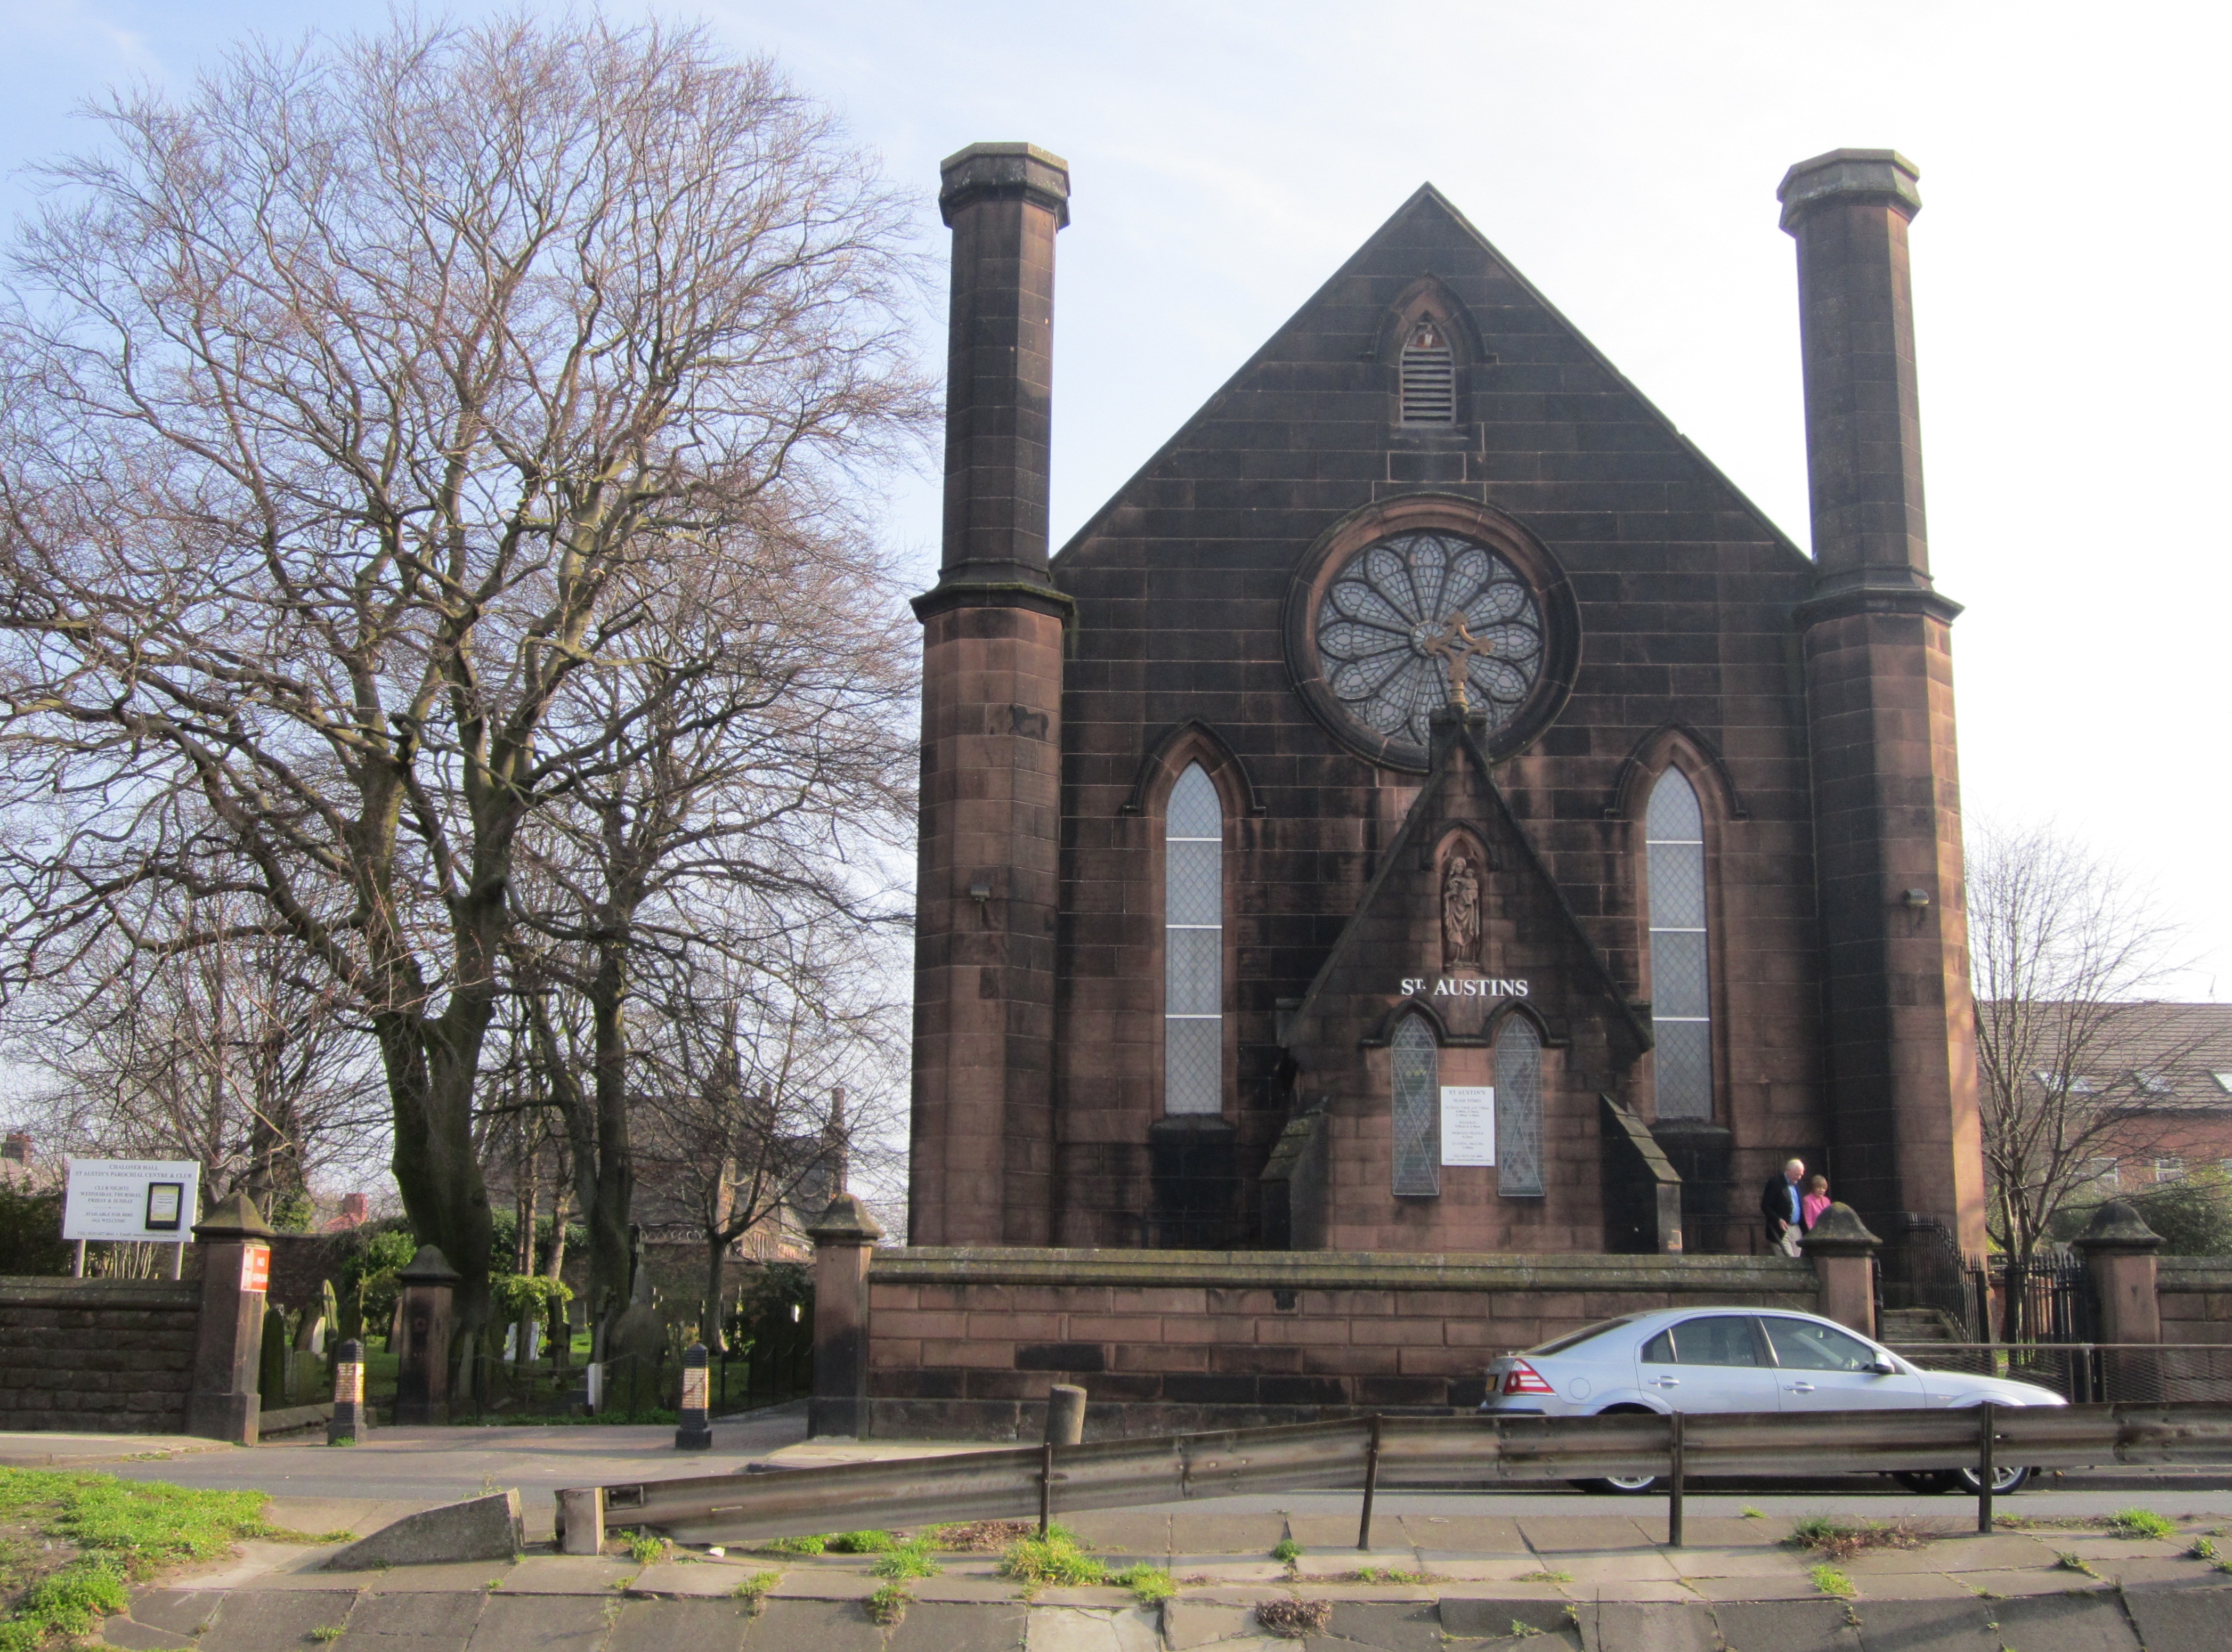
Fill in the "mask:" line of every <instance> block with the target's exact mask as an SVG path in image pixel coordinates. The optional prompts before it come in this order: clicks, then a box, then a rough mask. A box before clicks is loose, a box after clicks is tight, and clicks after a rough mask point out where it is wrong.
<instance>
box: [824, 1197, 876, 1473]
mask: <svg viewBox="0 0 2232 1652" xmlns="http://www.w3.org/2000/svg"><path fill="white" fill-rule="evenodd" d="M883 1235H884V1230H883V1229H882V1228H879V1227H878V1226H877V1225H876V1219H875V1218H874V1217H873V1216H871V1215H869V1214H868V1208H867V1207H866V1205H864V1204H862V1203H861V1202H860V1199H859V1197H858V1196H857V1195H853V1194H850V1193H840V1194H839V1195H837V1196H836V1197H835V1198H834V1199H832V1200H831V1201H830V1202H829V1208H827V1210H824V1211H823V1212H822V1213H821V1220H820V1221H816V1222H815V1223H814V1225H813V1226H812V1227H811V1228H808V1229H807V1230H806V1236H807V1237H808V1239H811V1240H812V1241H814V1397H813V1398H812V1399H810V1400H808V1402H807V1406H806V1431H807V1433H808V1434H809V1435H824V1434H838V1435H852V1436H854V1437H858V1436H859V1435H863V1434H865V1433H866V1432H867V1423H868V1259H869V1256H870V1255H871V1254H872V1253H873V1251H874V1249H875V1245H876V1241H878V1240H879V1239H881V1238H882V1237H883Z"/></svg>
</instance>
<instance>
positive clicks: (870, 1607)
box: [862, 1583, 914, 1629]
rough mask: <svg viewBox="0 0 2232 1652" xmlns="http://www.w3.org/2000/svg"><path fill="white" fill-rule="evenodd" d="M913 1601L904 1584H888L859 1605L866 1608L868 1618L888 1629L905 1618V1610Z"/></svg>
mask: <svg viewBox="0 0 2232 1652" xmlns="http://www.w3.org/2000/svg"><path fill="white" fill-rule="evenodd" d="M913 1600H914V1597H913V1596H912V1595H910V1594H909V1593H907V1586H906V1585H905V1584H901V1583H889V1584H885V1585H884V1586H883V1587H882V1588H881V1589H879V1590H876V1592H875V1593H874V1594H873V1595H871V1596H869V1597H868V1598H867V1599H866V1601H864V1602H863V1603H862V1605H864V1606H865V1607H866V1610H867V1613H868V1616H869V1617H870V1618H872V1619H873V1620H874V1621H875V1622H876V1623H880V1624H882V1625H883V1626H884V1627H885V1628H886V1629H890V1628H891V1627H892V1625H893V1624H895V1623H898V1622H899V1620H900V1619H901V1618H903V1617H905V1616H906V1609H907V1607H908V1606H909V1604H911V1603H912V1602H913Z"/></svg>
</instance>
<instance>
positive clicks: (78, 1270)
mask: <svg viewBox="0 0 2232 1652" xmlns="http://www.w3.org/2000/svg"><path fill="white" fill-rule="evenodd" d="M70 1277H71V1278H72V1279H83V1278H84V1277H85V1241H83V1240H82V1239H81V1240H79V1241H77V1254H76V1255H75V1257H73V1258H72V1260H71V1261H70Z"/></svg>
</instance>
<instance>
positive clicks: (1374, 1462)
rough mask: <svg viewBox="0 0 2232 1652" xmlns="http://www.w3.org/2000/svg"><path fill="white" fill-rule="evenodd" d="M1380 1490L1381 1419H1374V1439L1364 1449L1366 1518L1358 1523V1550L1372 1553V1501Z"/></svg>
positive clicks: (1360, 1552) (1362, 1552)
mask: <svg viewBox="0 0 2232 1652" xmlns="http://www.w3.org/2000/svg"><path fill="white" fill-rule="evenodd" d="M1378 1492H1379V1418H1378V1417H1376V1416H1375V1417H1373V1418H1372V1438H1371V1440H1370V1441H1368V1442H1367V1443H1366V1446H1365V1448H1364V1518H1363V1519H1361V1520H1360V1521H1359V1522H1358V1523H1357V1527H1356V1548H1357V1552H1358V1553H1359V1554H1369V1553H1371V1552H1372V1497H1373V1496H1374V1495H1375V1494H1376V1493H1378Z"/></svg>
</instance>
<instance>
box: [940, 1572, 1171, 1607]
mask: <svg viewBox="0 0 2232 1652" xmlns="http://www.w3.org/2000/svg"><path fill="white" fill-rule="evenodd" d="M907 1588H908V1589H909V1590H912V1592H913V1595H914V1597H915V1598H916V1599H917V1600H935V1601H945V1602H952V1603H959V1602H970V1601H976V1602H984V1601H1009V1600H1016V1599H1019V1598H1021V1590H1020V1586H1019V1585H1018V1584H1015V1582H1013V1581H1012V1580H1010V1579H1009V1578H1006V1577H918V1578H916V1579H914V1580H913V1581H912V1583H910V1584H907ZM1126 1598H1127V1599H1128V1598H1129V1597H1128V1596H1127V1597H1126Z"/></svg>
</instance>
